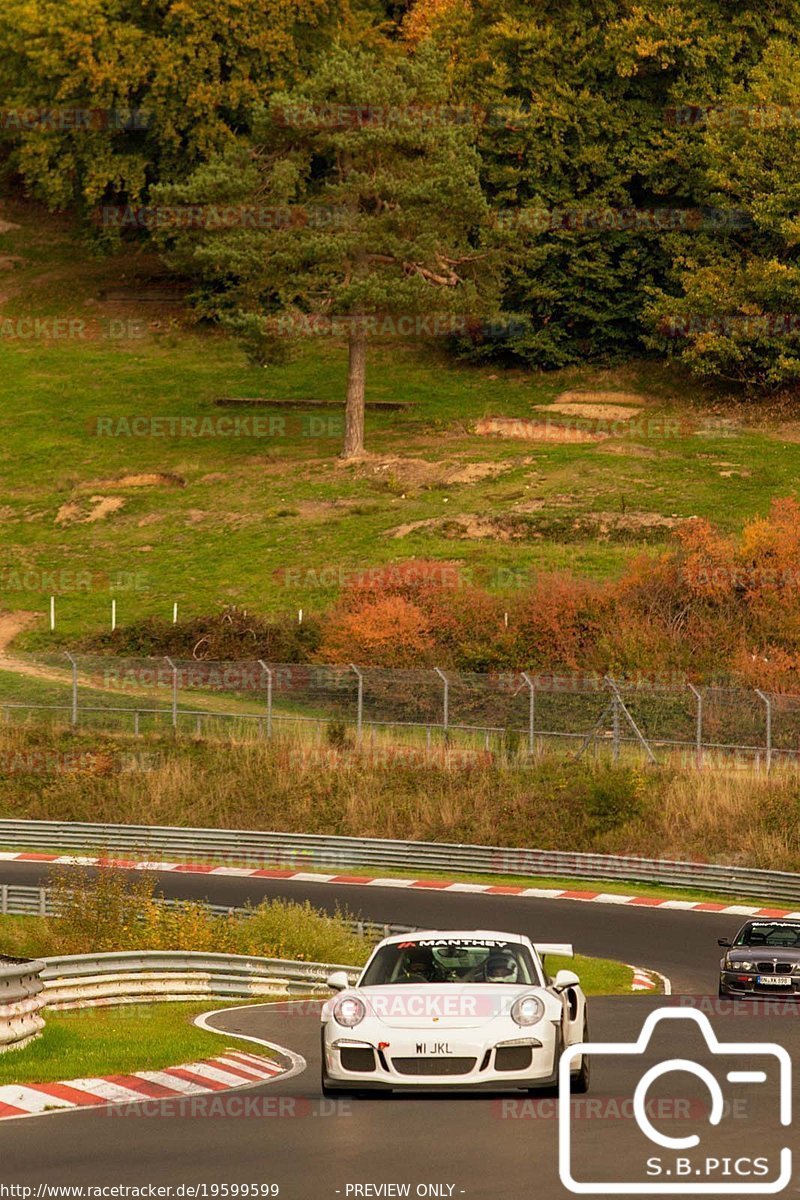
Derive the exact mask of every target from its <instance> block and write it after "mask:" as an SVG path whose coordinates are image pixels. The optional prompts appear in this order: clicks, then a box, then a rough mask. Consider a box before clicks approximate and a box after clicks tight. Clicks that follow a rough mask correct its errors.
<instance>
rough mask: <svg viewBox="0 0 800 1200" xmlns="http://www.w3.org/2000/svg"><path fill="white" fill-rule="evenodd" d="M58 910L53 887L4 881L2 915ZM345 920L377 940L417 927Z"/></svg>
mask: <svg viewBox="0 0 800 1200" xmlns="http://www.w3.org/2000/svg"><path fill="white" fill-rule="evenodd" d="M159 903H160V904H163V905H164V907H165V908H173V909H174V908H179V907H180V906H181V904H184V903H185V901H182V900H173V899H170V898H169V897H159ZM203 903H204V907H205V908H206V909H208V911H209V912H210V913H212V914H213V916H215V917H226V916H228V915H230V914H231V913H233V914H235V915H236V916H238V917H251V916H254V915H255V913H256V911H257V910H256V909H255V908H252V907H251V908H240V907H238V906H237V905H231V904H208V903H205V902H203ZM56 912H57V909H56V905H55V902H54V900H53V895H52V892H51V890H50V889H49V888H44V887H29V886H27V885H25V884H16V883H3V884H0V915H3V916H15V917H21V916H37V917H52V916H54V915H55V914H56ZM342 924H344V925H346V926H347V927H348V929H350V930H351V931H352V932H353V933H356V934H358V936H359V937H363V938H366V939H367V941H370V942H375V943H377V942H379V941H381V940H382V939H383V938H385V937H390V936H391V934H393V933H412V932H413V930H414V926H412V925H387V924H380V923H379V922H378V921H355V920H352V921H351V920H344V921H342Z"/></svg>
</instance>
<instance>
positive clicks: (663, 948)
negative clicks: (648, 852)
mask: <svg viewBox="0 0 800 1200" xmlns="http://www.w3.org/2000/svg"><path fill="white" fill-rule="evenodd" d="M48 869H49V868H47V867H43V866H41V865H39V864H36V863H4V864H2V871H0V879H1V880H2V881H4V882H9V883H28V884H36V883H38V882H40V881H41V880H42V879H43V878H44V877H45V876H46V875H47V873H48ZM160 883H161V887H162V890H163V892H164V894H165V895H169V896H182V897H192V898H196V897H208V898H209V899H210V900H213V901H214V902H215V903H231V904H240V903H242V902H243V901H244V900H246V899H250V900H253V901H257V900H259V899H261V898H263V897H264V896H283V897H289V898H295V899H300V898H308V899H309V900H311V902H312V903H314V904H316V905H319V906H321V907H326V908H332V907H334V906H336V905H337V904H338V905H346V906H347V907H348V908H350V909H351V911H353V912H354V913H358V914H361V915H363V916H364V917H368V918H370V919H373V920H378V921H393V922H398V923H401V924H409V925H420V926H422V925H428V926H441V927H444V928H455V927H462V928H463V927H466V928H472V927H483V928H499V929H509V930H518V931H521V932H524V933H527V934H529V935H531V936H533V937H535V938H539V939H540V940H554V941H560V940H569V941H572V942H573V943H574V945H575V947H576V949H577V950H578V951H580V952H582V953H586V954H596V955H605V956H609V957H616V958H622V959H624V960H625V961H627V962H631V963H635V964H637V965H640V966H647V967H655V968H656V969H658V970H659V971H661V972H663V973H664V974H666V975H668V976H670V978H671V980H672V984H673V989H674V991H675V992H676V993H682V994H683V995H681V994H679V995H676V996H675V997H673V998H672V999H671V1000H669V1001H668V1002H666V1003H667V1004H668V1005H669V1006H670V1011H671V1012H673V1013H677V1014H678V1016H679V1019H678V1020H675V1019H674V1018H667V1019H666V1020H662V1021H661V1022H660V1023H659V1024H658V1026H657V1027H656V1031H655V1032H654V1035H653V1040H652V1042H651V1043H650V1047H649V1048H648V1050H646V1051H645V1052H644V1053H643V1054H639V1055H632V1054H628V1055H627V1056H621V1055H609V1054H603V1055H599V1056H598V1057H597V1060H596V1061H595V1065H594V1074H593V1080H592V1088H591V1092H590V1094H589V1096H588V1097H576V1098H575V1099H574V1100H573V1104H572V1118H571V1121H570V1126H571V1132H572V1141H573V1146H574V1150H573V1163H574V1168H573V1169H574V1174H575V1177H576V1178H577V1179H579V1180H581V1181H584V1182H588V1181H592V1182H595V1181H600V1182H602V1183H603V1184H605V1185H606V1194H611V1195H615V1194H616V1195H619V1194H621V1193H620V1192H619V1191H617V1190H616V1188H615V1187H614V1184H615V1183H617V1182H620V1181H637V1182H639V1181H644V1182H646V1181H650V1182H652V1181H653V1179H655V1178H660V1179H661V1181H662V1182H663V1181H664V1180H665V1179H666V1178H667V1172H668V1171H669V1172H670V1173H671V1175H670V1181H676V1182H681V1183H683V1182H684V1181H687V1180H688V1183H687V1191H686V1192H685V1193H684V1194H688V1195H700V1194H713V1195H725V1194H731V1191H732V1185H734V1184H735V1185H737V1192H738V1194H740V1195H753V1196H755V1195H758V1194H759V1193H758V1191H756V1190H753V1186H752V1185H753V1183H759V1182H761V1183H762V1186H763V1183H764V1182H768V1181H769V1180H771V1179H774V1178H775V1177H776V1175H777V1173H778V1162H779V1151H780V1149H781V1147H783V1146H788V1147H792V1146H793V1145H794V1144H795V1143H796V1142H797V1137H796V1134H795V1132H794V1128H795V1127H794V1126H791V1127H790V1128H788V1129H782V1128H781V1126H780V1122H779V1105H778V1101H779V1092H780V1066H779V1063H778V1061H777V1059H775V1058H774V1056H770V1055H761V1054H759V1053H758V1051H757V1046H756V1048H755V1049H751V1050H747V1049H746V1048H745V1049H744V1050H743V1051H740V1052H738V1053H737V1054H736V1056H735V1058H736V1061H735V1063H732V1062H731V1059H730V1057H729V1056H727V1055H726V1056H723V1055H711V1054H710V1053H709V1052H708V1050H707V1048H706V1047H705V1045H704V1043H703V1039H702V1036H701V1030H700V1028H699V1026H698V1025H697V1023H696V1022H695V1021H694V1020H691V1019H689V1018H686V1013H687V1012H689V1011H695V1012H700V1013H704V1014H707V1015H708V1017H709V1019H710V1021H711V1024H712V1026H713V1030H714V1032H715V1033H716V1035H717V1036H718V1037H719V1038H720V1040H722V1041H727V1042H734V1041H735V1042H737V1043H753V1044H754V1046H755V1045H756V1044H757V1043H760V1042H766V1043H769V1042H776V1043H779V1044H780V1045H782V1046H783V1047H785V1048H786V1049H787V1050H788V1051H789V1053H790V1054H791V1056H792V1058H793V1060H794V1062H795V1063H798V1062H800V1005H798V1006H797V1011H795V1009H794V1008H793V1007H791V1006H782V1008H781V1011H779V1012H778V1013H775V1012H773V1013H769V1012H766V1011H765V1008H764V1007H763V1006H759V1005H755V1006H752V1007H751V1008H750V1009H748V1010H747V1011H746V1013H745V1014H744V1015H742V1014H741V1013H736V1012H731V1011H730V1006H729V1005H727V1004H724V1005H723V1006H722V1008H720V1006H719V1005H718V1003H717V1000H716V973H715V971H716V964H717V961H718V948H717V945H716V938H717V937H719V936H723V935H725V934H729V933H731V932H733V931H734V929H735V927H736V922H737V919H736V918H735V917H734V918H731V917H730V916H726V917H720V916H715V915H714V914H707V913H702V912H700V913H697V912H687V913H682V912H679V911H669V910H667V911H664V910H658V911H653V910H650V909H648V908H635V909H632V908H631V909H629V908H623V907H615V906H606V905H601V904H582V903H579V902H574V901H552V900H541V901H539V900H530V899H521V898H517V897H506V896H482V895H475V896H472V895H469V894H463V893H462V894H449V895H446V894H441V893H435V892H432V893H428V892H414V893H411V892H405V891H402V890H399V889H385V890H384V889H381V888H379V887H373V888H369V889H368V890H367V889H363V888H360V887H358V886H357V885H356V886H353V887H352V888H351V887H348V886H343V885H337V886H335V887H326V886H324V885H313V884H307V883H293V882H287V881H283V880H253V879H236V878H218V877H209V876H205V875H203V876H201V875H198V876H190V875H179V876H176V875H175V874H165V875H164V876H163V877H162V878H161V880H160ZM711 995H713V996H714V999H713V1000H711V999H710V996H711ZM690 996H691V997H693V999H690V998H689V997H690ZM664 1006H665V1001H664V1000H663V999H661V998H655V997H618V998H614V997H609V998H598V999H595V1000H593V1001H592V1003H591V1022H592V1027H591V1039H592V1041H606V1042H619V1043H628V1044H630V1043H633V1042H635V1041H636V1038H637V1037H638V1035H639V1033H640V1031H641V1027H642V1023H643V1020H644V1018H645V1017H646V1015H647V1014H648V1013H650V1012H652V1011H655V1010H657V1009H663V1008H664ZM211 1023H212V1024H213V1025H214V1026H215V1027H217V1028H220V1029H222V1030H227V1031H230V1032H231V1033H243V1034H246V1035H249V1036H251V1037H256V1038H262V1039H265V1040H267V1041H270V1042H275V1043H278V1044H279V1045H282V1046H285V1047H287V1048H288V1049H290V1050H291V1051H293V1052H294V1054H296V1055H300V1056H302V1059H303V1060H305V1062H306V1064H307V1066H306V1067H305V1069H303V1064H302V1063H299V1064H297V1067H299V1069H297V1071H296V1073H295V1074H293V1075H291V1076H289V1077H287V1078H285V1079H281V1080H278V1081H277V1082H274V1083H270V1084H266V1085H258V1086H256V1087H253V1088H248V1089H243V1090H239V1091H237V1092H234V1093H228V1094H227V1095H226V1096H224V1097H220V1096H217V1097H212V1098H206V1097H200V1098H198V1099H197V1100H196V1101H195V1102H194V1103H195V1105H196V1108H195V1111H194V1112H190V1111H189V1110H188V1109H186V1110H185V1111H183V1112H181V1111H179V1109H180V1105H178V1106H176V1105H175V1102H169V1101H160V1102H159V1101H153V1102H148V1103H147V1104H146V1105H144V1106H130V1107H126V1108H123V1109H102V1110H95V1111H88V1110H87V1111H80V1110H78V1111H69V1112H65V1113H59V1114H54V1115H48V1116H43V1117H34V1118H23V1119H19V1120H9V1121H4V1122H0V1163H2V1174H1V1175H0V1182H2V1183H3V1184H6V1185H8V1184H22V1185H27V1186H32V1187H33V1188H34V1191H33V1193H32V1195H33V1196H36V1190H35V1189H36V1187H37V1186H38V1185H40V1184H42V1185H45V1184H51V1185H69V1184H83V1185H115V1184H128V1185H130V1184H138V1185H149V1184H152V1185H171V1186H172V1187H173V1189H175V1188H178V1187H179V1186H180V1185H186V1186H187V1187H192V1186H197V1185H202V1184H205V1185H206V1186H207V1188H208V1189H209V1190H208V1191H207V1192H206V1193H205V1194H206V1195H208V1196H211V1197H212V1200H213V1196H214V1193H213V1192H212V1190H211V1188H212V1185H214V1184H227V1185H233V1184H267V1183H274V1184H277V1185H279V1188H280V1193H279V1194H280V1196H281V1197H285V1198H287V1200H294V1198H298V1200H305V1198H308V1200H326V1198H328V1197H330V1198H331V1200H335V1198H336V1197H343V1198H346V1197H347V1196H352V1197H359V1196H360V1197H366V1196H370V1197H376V1196H381V1195H387V1196H391V1195H395V1196H397V1195H403V1194H407V1195H410V1196H416V1195H420V1196H422V1195H427V1196H440V1197H441V1196H445V1197H448V1196H452V1197H459V1196H464V1197H471V1198H474V1200H483V1198H486V1200H488V1198H490V1197H491V1198H492V1200H522V1198H523V1197H526V1198H527V1197H541V1198H543V1200H550V1198H551V1197H552V1198H560V1197H564V1196H567V1195H569V1194H570V1193H569V1191H568V1190H567V1189H566V1188H565V1187H564V1186H563V1185H562V1183H561V1182H560V1179H559V1164H558V1129H559V1122H558V1120H557V1119H556V1115H557V1114H556V1106H555V1101H554V1100H553V1099H552V1098H551V1097H548V1096H525V1095H523V1094H522V1093H515V1094H509V1095H507V1096H505V1097H503V1096H497V1097H492V1096H486V1095H481V1096H454V1095H443V1096H437V1097H418V1096H414V1095H404V1096H400V1097H398V1096H391V1097H388V1098H384V1097H373V1098H371V1099H370V1098H357V1097H344V1098H337V1099H335V1100H328V1099H323V1098H322V1097H321V1095H320V1092H319V1021H318V1017H317V1015H316V1013H315V1011H313V1008H312V1006H311V1005H309V1004H308V1003H307V1002H301V1003H299V1004H296V1005H286V1004H281V1005H253V1006H249V1007H243V1008H241V1009H235V1010H227V1011H226V1012H224V1013H220V1014H217V1015H216V1016H215V1017H214V1018H212V1021H211ZM223 1044H224V1043H223ZM251 1048H255V1047H251ZM675 1057H680V1058H683V1059H685V1060H687V1062H689V1063H690V1064H692V1063H699V1064H702V1065H703V1066H704V1067H705V1068H707V1069H711V1072H712V1074H713V1075H714V1078H715V1079H718V1080H719V1081H720V1085H721V1089H722V1092H723V1093H724V1098H725V1109H724V1113H723V1116H722V1120H721V1122H720V1124H719V1125H718V1126H717V1127H716V1128H711V1127H710V1126H709V1124H708V1120H709V1103H710V1092H709V1090H708V1089H707V1087H706V1085H705V1083H704V1082H702V1081H701V1080H700V1079H698V1078H697V1077H696V1076H695V1075H693V1074H690V1073H688V1072H687V1071H686V1070H681V1071H675V1070H673V1071H672V1072H671V1073H670V1074H669V1075H668V1076H665V1077H663V1078H662V1079H661V1080H657V1081H655V1082H654V1083H653V1084H652V1086H651V1088H650V1090H649V1092H648V1100H649V1106H648V1110H647V1111H648V1115H650V1117H651V1119H652V1121H653V1125H654V1126H655V1127H656V1129H657V1130H659V1131H661V1132H662V1133H663V1134H666V1135H668V1136H669V1137H683V1136H686V1135H687V1134H691V1133H697V1134H700V1135H701V1138H702V1141H701V1144H700V1145H699V1146H698V1147H696V1148H691V1149H680V1150H678V1149H671V1148H670V1149H664V1148H661V1147H660V1146H658V1145H656V1144H654V1143H653V1142H651V1141H648V1139H647V1138H645V1136H644V1134H643V1133H642V1131H641V1130H640V1129H639V1128H638V1126H637V1123H636V1122H635V1120H634V1119H633V1117H632V1111H631V1109H632V1105H631V1100H632V1097H633V1095H634V1092H635V1089H636V1085H637V1082H638V1081H639V1079H640V1078H641V1076H642V1074H643V1073H644V1071H645V1070H647V1069H648V1068H649V1067H651V1066H653V1065H654V1064H656V1063H658V1062H661V1061H664V1060H665V1059H668V1058H675ZM731 1070H736V1071H739V1072H742V1071H749V1072H750V1078H749V1079H747V1080H741V1079H739V1080H736V1081H730V1080H728V1079H727V1078H726V1074H727V1073H728V1072H730V1071H731ZM757 1070H758V1071H762V1070H763V1072H764V1078H756V1077H754V1076H753V1075H752V1072H754V1071H757ZM793 1074H794V1076H795V1081H796V1075H797V1072H796V1070H794V1071H793ZM201 1101H202V1102H203V1103H202V1104H201ZM212 1101H213V1103H212ZM186 1103H188V1102H184V1106H185V1105H186ZM648 1163H649V1166H648ZM656 1164H657V1165H656ZM657 1171H660V1172H661V1174H660V1176H659V1175H656V1172H657ZM762 1172H763V1175H762ZM797 1174H798V1167H797V1165H795V1170H794V1178H795V1180H796V1179H797ZM701 1177H702V1182H701ZM692 1180H695V1182H692ZM388 1184H395V1185H401V1188H402V1185H409V1191H408V1192H407V1193H406V1192H403V1191H402V1190H401V1191H394V1192H392V1191H386V1190H383V1191H381V1190H379V1189H380V1185H388ZM360 1185H365V1186H366V1185H373V1189H374V1190H371V1191H370V1190H356V1189H358V1188H359V1187H360ZM703 1186H707V1187H710V1188H713V1189H714V1190H713V1191H705V1192H704V1193H701V1187H703ZM348 1189H349V1190H348ZM434 1189H435V1190H434ZM796 1189H797V1183H796V1182H795V1183H790V1184H789V1185H788V1188H787V1190H786V1192H785V1194H787V1195H788V1194H792V1192H794V1193H795V1194H796ZM6 1194H8V1193H6ZM40 1194H41V1195H46V1194H47V1193H40ZM183 1194H184V1195H185V1194H187V1193H185V1192H184V1193H183ZM220 1194H221V1193H220V1192H217V1193H216V1195H220ZM228 1194H229V1195H230V1194H231V1193H228ZM642 1194H646V1193H642ZM172 1195H173V1196H180V1195H181V1193H180V1192H179V1191H174V1190H173V1192H172ZM195 1195H198V1196H201V1197H202V1196H203V1192H202V1191H200V1192H197V1193H195Z"/></svg>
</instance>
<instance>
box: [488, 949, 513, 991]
mask: <svg viewBox="0 0 800 1200" xmlns="http://www.w3.org/2000/svg"><path fill="white" fill-rule="evenodd" d="M484 976H485V978H486V982H487V983H516V982H517V979H518V976H519V966H518V964H517V960H516V958H515V956H514V955H513V954H511V953H510V952H509V951H507V950H501V951H493V952H492V953H491V954H490V955H489V957H488V958H487V959H486V964H485V966H484Z"/></svg>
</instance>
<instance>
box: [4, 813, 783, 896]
mask: <svg viewBox="0 0 800 1200" xmlns="http://www.w3.org/2000/svg"><path fill="white" fill-rule="evenodd" d="M0 846H2V847H3V848H7V849H18V850H41V851H53V852H60V853H67V852H70V853H80V852H81V851H87V850H93V851H95V852H96V853H99V854H105V855H112V856H113V855H114V854H120V853H124V854H126V855H127V856H128V857H133V856H135V857H136V858H137V859H153V860H154V867H157V864H158V859H159V858H164V857H169V858H171V859H172V860H173V861H184V862H189V861H206V862H208V861H212V862H218V863H220V864H225V863H227V864H235V865H237V866H250V867H267V866H283V867H289V866H291V867H294V868H295V869H297V870H302V869H303V868H304V867H305V868H307V869H309V870H316V871H325V870H330V869H333V870H335V871H341V870H343V869H345V868H348V867H358V866H361V867H369V868H383V869H386V868H392V869H395V870H401V871H445V872H447V873H448V874H453V873H459V872H460V873H469V874H473V875H517V876H531V877H534V878H535V877H542V876H544V877H554V878H560V879H617V880H624V881H627V882H632V883H656V884H665V885H668V886H673V887H674V886H678V887H684V888H686V887H688V888H699V889H703V890H705V891H714V892H719V893H722V894H725V895H729V894H730V895H734V896H749V897H754V898H763V899H770V900H775V901H781V902H782V903H788V904H792V905H795V904H800V875H794V874H792V873H790V872H788V871H764V870H759V869H756V868H750V867H738V866H736V867H734V866H721V865H717V864H711V863H687V862H673V861H670V860H667V859H647V858H620V857H614V856H611V855H606V854H571V853H566V852H564V851H560V850H528V849H524V848H510V847H509V848H506V847H499V846H468V845H456V844H448V843H437V842H400V841H389V840H388V839H384V838H352V837H324V836H322V835H318V834H299V833H270V832H259V831H256V830H247V829H242V830H239V829H234V830H230V829H183V828H180V827H178V826H159V825H99V824H97V825H96V824H89V823H84V822H69V823H61V822H58V821H0Z"/></svg>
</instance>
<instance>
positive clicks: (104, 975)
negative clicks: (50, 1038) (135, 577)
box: [37, 950, 361, 1009]
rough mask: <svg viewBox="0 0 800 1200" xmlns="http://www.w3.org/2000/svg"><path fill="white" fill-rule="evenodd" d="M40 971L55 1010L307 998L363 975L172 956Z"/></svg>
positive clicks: (68, 961)
mask: <svg viewBox="0 0 800 1200" xmlns="http://www.w3.org/2000/svg"><path fill="white" fill-rule="evenodd" d="M37 965H38V966H39V968H40V969H41V985H40V986H43V988H44V991H43V994H42V1003H43V1004H46V1005H47V1007H48V1008H54V1009H59V1008H81V1007H83V1006H85V1005H89V1004H103V1003H105V1004H121V1003H132V1002H134V1001H137V1000H141V1001H145V1000H146V1001H151V1000H206V999H223V1000H224V999H236V998H240V997H249V996H279V997H280V996H308V995H314V994H317V993H319V992H321V991H322V992H324V991H325V990H326V989H325V980H326V979H327V977H328V975H329V974H330V973H331V972H332V971H346V972H347V976H348V978H349V979H350V980H353V981H354V980H355V979H356V977H357V976H358V975H359V973H360V971H361V968H360V967H354V966H349V965H347V966H344V965H341V964H339V963H306V962H291V961H288V960H285V959H280V958H250V957H246V956H244V955H239V954H201V953H196V952H194V951H180V952H179V951H171V950H163V951H162V950H146V951H130V952H119V953H111V954H74V955H69V956H68V957H66V958H45V959H43V960H42V962H41V963H39V964H37Z"/></svg>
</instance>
